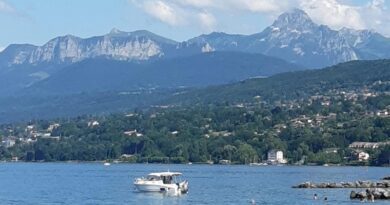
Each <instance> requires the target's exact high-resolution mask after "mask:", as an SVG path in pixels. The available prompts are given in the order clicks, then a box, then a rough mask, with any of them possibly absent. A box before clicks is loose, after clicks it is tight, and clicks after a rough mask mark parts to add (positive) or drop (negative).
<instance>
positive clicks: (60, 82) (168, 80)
mask: <svg viewBox="0 0 390 205" xmlns="http://www.w3.org/2000/svg"><path fill="white" fill-rule="evenodd" d="M302 69H304V68H303V67H301V66H297V65H295V64H291V63H288V62H285V61H284V60H281V59H277V58H273V57H268V56H264V55H262V54H249V53H240V52H210V53H201V54H197V55H193V56H188V57H182V58H173V59H161V60H157V61H154V62H152V63H148V64H143V63H137V62H127V61H117V60H110V59H98V60H97V59H94V60H91V59H90V60H85V61H82V62H79V63H75V64H72V65H70V66H68V67H65V68H63V69H62V70H61V71H59V72H57V73H55V74H53V75H52V76H51V77H50V78H47V79H45V80H42V81H41V82H37V83H36V84H34V85H32V86H31V87H29V88H28V89H26V90H25V92H27V93H31V92H33V91H34V93H41V94H42V93H45V92H48V93H51V94H53V93H64V94H65V93H80V92H101V91H123V90H124V91H126V90H133V89H142V88H176V87H204V86H209V85H219V84H226V83H231V82H237V81H241V80H245V79H247V78H251V77H256V76H270V75H274V74H277V73H282V72H287V71H295V70H302Z"/></svg>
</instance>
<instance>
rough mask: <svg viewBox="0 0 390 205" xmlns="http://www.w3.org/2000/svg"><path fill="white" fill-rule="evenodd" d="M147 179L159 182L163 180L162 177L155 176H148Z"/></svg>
mask: <svg viewBox="0 0 390 205" xmlns="http://www.w3.org/2000/svg"><path fill="white" fill-rule="evenodd" d="M146 179H147V180H148V181H159V180H161V177H159V176H154V175H148V176H147V177H146Z"/></svg>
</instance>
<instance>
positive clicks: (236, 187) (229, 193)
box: [0, 163, 390, 205]
mask: <svg viewBox="0 0 390 205" xmlns="http://www.w3.org/2000/svg"><path fill="white" fill-rule="evenodd" d="M167 170H170V171H180V172H182V173H183V174H184V177H185V178H186V179H188V181H189V186H190V189H189V193H188V194H183V195H180V196H172V195H169V194H164V193H140V192H137V191H134V186H133V181H134V179H135V178H137V177H140V176H145V175H146V174H148V173H150V172H160V171H167ZM387 175H390V168H377V167H369V168H365V167H289V166H284V167H276V166H266V167H251V166H232V165H230V166H218V165H212V166H211V165H154V164H148V165H146V164H113V165H111V166H109V167H105V166H103V165H102V164H97V163H92V164H87V163H79V164H77V163H1V164H0V185H1V188H0V204H17V205H19V204H23V205H24V204H110V205H111V204H112V205H114V204H142V205H144V204H145V205H149V204H150V205H170V204H173V205H176V204H195V205H198V204H212V205H222V204H223V205H226V204H252V202H253V201H254V202H255V204H267V205H274V204H275V205H279V204H289V205H291V204H296V205H309V204H310V205H311V204H357V203H360V202H359V201H351V200H350V199H349V193H350V191H351V190H350V189H292V188H291V186H292V185H296V184H298V183H301V182H305V181H316V182H327V181H337V182H339V181H355V180H378V179H379V178H381V177H384V176H387ZM314 194H317V195H318V200H313V195H314ZM324 197H327V198H328V201H326V202H325V201H324V200H323V198H324ZM375 204H388V201H387V202H386V201H379V200H377V201H376V202H375Z"/></svg>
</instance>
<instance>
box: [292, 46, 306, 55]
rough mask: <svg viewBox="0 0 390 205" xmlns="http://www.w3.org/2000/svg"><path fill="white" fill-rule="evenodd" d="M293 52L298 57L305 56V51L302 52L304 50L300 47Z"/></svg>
mask: <svg viewBox="0 0 390 205" xmlns="http://www.w3.org/2000/svg"><path fill="white" fill-rule="evenodd" d="M293 51H294V52H295V53H296V54H297V55H300V56H303V55H305V52H303V51H302V48H300V47H295V48H294V49H293Z"/></svg>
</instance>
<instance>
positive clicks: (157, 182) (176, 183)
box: [134, 171, 188, 194]
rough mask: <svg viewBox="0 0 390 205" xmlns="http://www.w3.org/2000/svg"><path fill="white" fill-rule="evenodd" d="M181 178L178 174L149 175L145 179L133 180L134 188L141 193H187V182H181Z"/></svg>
mask: <svg viewBox="0 0 390 205" xmlns="http://www.w3.org/2000/svg"><path fill="white" fill-rule="evenodd" d="M181 176H182V173H180V172H169V171H168V172H157V173H150V174H149V175H148V176H146V177H142V178H137V179H135V181H134V186H135V187H136V188H137V189H138V190H139V191H142V192H168V193H173V194H183V193H187V192H188V181H187V180H181Z"/></svg>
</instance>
